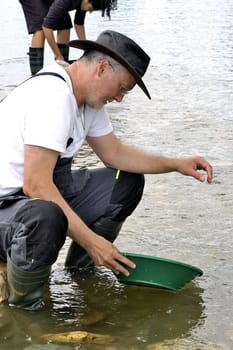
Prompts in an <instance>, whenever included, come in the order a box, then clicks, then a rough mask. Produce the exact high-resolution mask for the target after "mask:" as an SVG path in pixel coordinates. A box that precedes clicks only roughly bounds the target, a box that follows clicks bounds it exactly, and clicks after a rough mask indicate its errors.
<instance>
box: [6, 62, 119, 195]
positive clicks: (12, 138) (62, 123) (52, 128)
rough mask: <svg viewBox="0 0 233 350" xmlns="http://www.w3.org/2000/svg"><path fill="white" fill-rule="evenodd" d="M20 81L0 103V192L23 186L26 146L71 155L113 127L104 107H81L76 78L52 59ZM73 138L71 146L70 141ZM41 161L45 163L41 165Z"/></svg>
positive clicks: (13, 190) (11, 190)
mask: <svg viewBox="0 0 233 350" xmlns="http://www.w3.org/2000/svg"><path fill="white" fill-rule="evenodd" d="M43 71H47V72H56V73H58V74H60V75H62V76H63V77H64V79H65V81H64V80H62V79H60V78H59V77H54V76H50V75H43V76H38V77H33V78H31V79H29V80H28V81H26V82H24V83H23V84H21V85H20V86H18V87H17V88H16V89H15V90H14V91H13V92H12V93H10V94H9V96H7V97H6V98H5V99H4V100H3V101H2V102H1V103H0V196H4V195H7V194H10V193H13V192H15V191H17V190H18V189H20V188H22V186H23V176H24V145H25V144H28V145H35V146H41V147H45V148H49V149H52V150H56V151H58V152H59V154H60V155H61V157H69V158H70V157H73V156H74V155H76V154H77V153H78V151H79V149H80V147H81V146H82V144H83V142H84V140H85V138H86V136H96V137H97V136H103V135H106V134H108V133H110V132H111V131H112V130H113V128H112V125H111V123H110V121H109V118H108V114H107V111H106V109H105V107H103V108H102V109H100V110H95V109H92V108H90V107H88V106H85V107H84V108H82V109H78V106H77V103H76V99H75V97H74V95H73V92H72V83H71V80H70V78H69V75H68V74H67V73H66V71H65V70H64V68H62V67H61V66H59V65H58V64H53V65H51V66H49V67H47V68H46V69H44V70H43ZM70 138H72V139H73V142H72V143H71V144H70V146H68V148H67V143H68V140H69V139H70ZM38 166H43V164H41V165H38Z"/></svg>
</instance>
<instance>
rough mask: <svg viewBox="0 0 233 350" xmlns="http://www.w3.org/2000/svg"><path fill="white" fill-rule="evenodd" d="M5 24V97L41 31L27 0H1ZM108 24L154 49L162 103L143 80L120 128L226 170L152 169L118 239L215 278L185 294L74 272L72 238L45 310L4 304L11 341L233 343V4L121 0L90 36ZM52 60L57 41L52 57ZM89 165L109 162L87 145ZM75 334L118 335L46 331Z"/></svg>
mask: <svg viewBox="0 0 233 350" xmlns="http://www.w3.org/2000/svg"><path fill="white" fill-rule="evenodd" d="M0 21H1V25H2V27H3V28H2V29H4V30H2V31H1V32H0V97H3V96H4V95H5V94H7V93H8V92H9V91H10V90H11V89H12V88H13V87H14V86H15V85H17V84H18V83H19V82H20V81H22V80H23V79H25V78H26V77H27V76H29V67H28V61H27V55H26V52H27V47H28V46H29V44H30V38H29V37H28V35H27V33H26V27H25V23H24V18H23V16H22V12H21V8H20V5H19V3H18V2H17V1H16V0H12V1H11V2H1V4H0ZM104 28H110V29H114V30H119V31H121V32H124V33H126V34H128V35H130V36H131V37H132V38H133V39H135V40H136V41H137V42H138V43H140V44H141V45H142V46H143V47H144V48H145V49H146V50H147V51H148V53H149V55H150V56H151V65H150V68H149V70H148V73H147V74H146V76H145V82H146V83H147V85H148V88H149V90H150V92H151V95H152V100H151V101H149V100H147V99H146V97H144V96H143V94H142V93H141V92H140V91H139V89H137V88H135V90H134V91H133V92H132V93H131V94H130V95H129V96H128V97H127V99H126V100H125V101H124V102H123V103H122V104H112V105H110V106H109V107H108V108H109V112H110V115H111V118H112V122H113V124H114V127H115V131H116V133H117V135H118V136H119V137H120V138H121V139H122V140H123V141H124V142H127V143H130V144H134V145H136V146H140V147H142V148H144V149H148V150H150V151H154V152H157V153H161V154H167V155H171V156H176V155H177V156H189V155H194V154H195V155H196V154H200V155H202V156H205V157H206V158H207V159H208V160H210V161H211V162H212V164H213V166H214V173H215V178H214V182H213V184H211V185H208V184H206V183H204V184H200V183H197V182H196V181H195V180H193V179H191V178H184V177H183V176H181V175H178V174H166V175H157V176H152V175H147V176H146V179H147V182H146V188H145V194H144V197H143V200H142V202H141V203H140V205H139V207H138V208H137V210H136V211H135V213H134V215H133V216H132V217H131V218H129V219H128V221H127V222H126V224H125V225H124V227H123V229H122V232H121V234H120V236H119V238H118V240H117V244H118V247H119V248H120V249H121V250H124V251H131V252H141V253H146V254H153V255H158V256H162V257H165V258H172V259H177V260H180V261H184V262H187V263H190V264H194V265H197V266H198V267H200V268H201V269H202V270H203V271H204V274H203V276H202V277H200V278H198V279H196V280H195V282H194V283H191V284H189V285H188V286H187V287H186V288H184V289H183V290H181V291H180V292H179V293H171V292H165V291H160V290H157V289H151V288H145V287H136V286H135V287H133V286H125V285H122V284H119V283H118V282H117V281H116V279H115V277H114V276H113V275H112V274H111V273H110V272H109V271H106V270H102V269H98V270H96V271H95V273H94V274H91V273H90V274H83V275H82V274H80V275H78V276H71V275H70V274H68V273H67V272H65V271H64V270H63V265H62V263H63V261H64V256H65V253H66V249H67V245H68V243H69V242H67V244H66V246H65V247H64V249H63V251H62V252H61V255H60V257H59V259H58V261H57V263H56V264H55V265H54V269H53V274H52V276H51V281H50V285H49V289H48V291H47V293H46V300H47V306H46V308H45V310H43V311H42V312H38V313H27V312H22V311H17V310H11V309H9V308H8V307H7V306H6V305H4V306H0V344H1V345H0V348H1V350H2V349H4V350H5V349H12V350H14V349H17V350H21V349H25V350H26V349H27V350H34V349H35V350H36V349H44V350H47V349H51V350H54V349H61V350H65V349H99V348H100V349H102V348H103V349H106V350H107V349H108V350H114V349H117V350H121V349H131V350H141V349H158V347H156V346H155V345H153V344H155V343H160V342H162V343H163V344H167V349H195V350H196V349H211V350H212V349H224V350H225V349H232V346H233V320H232V313H233V306H232V305H233V296H232V294H233V280H232V273H233V259H232V249H233V244H232V238H233V231H232V213H233V187H232V185H233V180H232V171H233V156H232V141H233V131H232V130H233V113H232V107H233V102H232V101H233V89H232V88H233V83H232V58H233V49H232V47H233V39H232V38H233V36H232V31H233V4H232V1H231V0H205V1H195V0H190V1H188V2H187V1H184V0H178V1H176V2H174V1H168V0H167V1H166V0H157V1H147V0H145V1H144V2H141V1H139V0H135V1H132V0H128V1H125V2H123V1H119V8H118V11H116V13H114V14H113V15H112V20H111V21H110V22H109V21H108V20H107V19H102V18H101V17H100V16H99V14H96V13H93V14H91V15H88V16H87V24H86V30H87V35H88V36H89V38H91V39H95V38H96V35H97V33H98V32H99V31H101V30H102V29H104ZM72 35H73V37H74V33H73V34H72ZM71 55H72V56H73V58H75V57H77V52H75V51H72V52H71ZM52 61H53V57H52V54H51V52H50V50H49V49H48V48H46V63H50V62H52ZM84 164H88V165H91V166H97V165H98V160H97V159H96V157H95V156H94V155H93V154H91V152H90V150H89V149H88V148H86V147H84V149H83V151H82V152H81V154H80V156H79V157H78V158H77V159H76V160H75V166H79V165H84ZM70 330H87V331H90V332H96V333H101V334H109V335H112V336H113V337H114V339H115V341H114V343H113V344H111V345H103V346H98V345H94V344H90V345H86V344H82V345H80V344H73V345H71V344H59V345H58V344H46V343H43V342H42V341H41V335H42V334H45V333H54V332H64V331H70ZM174 344H176V345H174Z"/></svg>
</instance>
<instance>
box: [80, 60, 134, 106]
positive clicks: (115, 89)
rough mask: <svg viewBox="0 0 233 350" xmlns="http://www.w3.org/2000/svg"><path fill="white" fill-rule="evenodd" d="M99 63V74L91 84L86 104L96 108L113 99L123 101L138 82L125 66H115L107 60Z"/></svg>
mask: <svg viewBox="0 0 233 350" xmlns="http://www.w3.org/2000/svg"><path fill="white" fill-rule="evenodd" d="M99 65H100V67H99V75H98V76H97V78H96V80H95V81H94V82H93V84H91V88H90V90H89V93H88V96H87V98H86V104H88V105H89V106H90V107H92V108H95V109H100V108H102V107H103V106H104V105H105V104H107V103H110V102H112V101H117V102H121V101H122V100H123V98H124V96H125V95H126V94H127V93H128V92H129V91H130V90H132V89H133V87H134V86H135V84H136V82H135V79H134V78H133V76H132V75H131V74H130V73H129V72H128V71H127V70H126V69H125V68H124V67H122V66H119V67H118V66H117V68H113V67H112V66H111V64H110V63H109V62H108V61H107V60H103V62H100V63H99Z"/></svg>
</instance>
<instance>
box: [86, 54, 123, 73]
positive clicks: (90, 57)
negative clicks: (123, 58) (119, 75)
mask: <svg viewBox="0 0 233 350" xmlns="http://www.w3.org/2000/svg"><path fill="white" fill-rule="evenodd" d="M80 59H84V60H85V61H86V62H89V63H91V62H96V63H97V62H100V61H101V60H108V62H109V64H110V65H111V67H112V69H113V70H114V71H115V70H119V69H121V68H124V67H123V66H122V65H121V64H120V63H119V62H117V61H116V60H114V59H113V58H112V57H111V56H108V55H106V54H104V53H102V52H99V51H95V50H91V51H85V52H84V54H83V55H82V57H81V58H80Z"/></svg>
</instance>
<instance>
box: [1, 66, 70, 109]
mask: <svg viewBox="0 0 233 350" xmlns="http://www.w3.org/2000/svg"><path fill="white" fill-rule="evenodd" d="M40 75H53V76H54V77H57V78H60V79H62V80H64V81H66V80H65V78H64V77H63V76H62V75H60V74H58V73H55V72H42V73H37V74H35V75H32V76H31V77H30V78H28V79H26V80H24V81H23V82H22V83H20V84H19V85H22V84H23V83H25V82H26V81H28V80H29V79H32V78H36V77H38V76H40ZM19 85H18V86H19ZM6 97H7V96H5V97H3V98H2V99H1V100H0V103H1V102H2V101H3V100H4V99H5V98H6Z"/></svg>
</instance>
